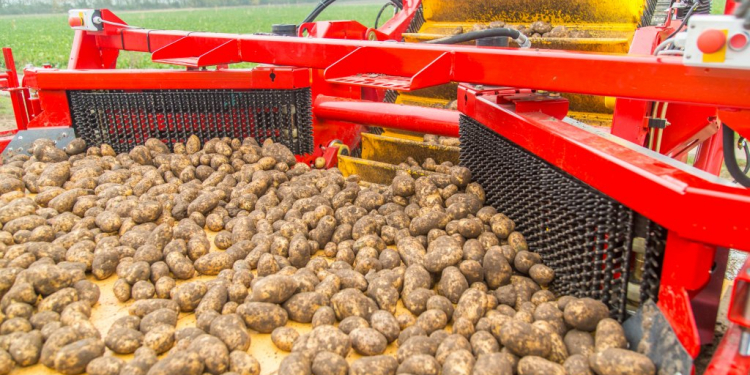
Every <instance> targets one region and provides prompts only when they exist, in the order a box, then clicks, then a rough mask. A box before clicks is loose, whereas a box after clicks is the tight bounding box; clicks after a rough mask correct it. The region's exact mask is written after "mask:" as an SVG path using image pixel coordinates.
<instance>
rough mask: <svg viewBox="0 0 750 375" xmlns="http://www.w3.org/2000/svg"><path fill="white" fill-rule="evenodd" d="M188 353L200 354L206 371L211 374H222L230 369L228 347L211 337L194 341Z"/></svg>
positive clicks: (199, 337)
mask: <svg viewBox="0 0 750 375" xmlns="http://www.w3.org/2000/svg"><path fill="white" fill-rule="evenodd" d="M188 351H193V352H196V353H198V356H199V357H200V362H202V363H203V364H204V365H205V371H206V372H210V373H211V374H222V373H224V372H226V371H227V370H228V369H229V351H228V350H227V347H226V345H224V343H223V342H222V341H221V340H219V339H218V338H216V337H213V336H211V335H205V334H204V335H200V336H198V337H196V338H195V339H193V341H192V342H191V343H190V345H189V346H188Z"/></svg>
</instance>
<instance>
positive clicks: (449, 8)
mask: <svg viewBox="0 0 750 375" xmlns="http://www.w3.org/2000/svg"><path fill="white" fill-rule="evenodd" d="M422 3H423V6H424V16H425V19H426V20H431V21H442V22H446V21H464V22H466V21H469V22H491V21H497V20H502V21H505V22H527V23H530V22H534V21H538V20H543V21H547V22H551V23H553V24H560V23H581V22H588V23H604V22H614V23H633V24H635V23H638V21H639V20H640V17H641V14H642V13H643V10H644V8H645V1H643V0H565V1H560V0H424V1H423V2H422Z"/></svg>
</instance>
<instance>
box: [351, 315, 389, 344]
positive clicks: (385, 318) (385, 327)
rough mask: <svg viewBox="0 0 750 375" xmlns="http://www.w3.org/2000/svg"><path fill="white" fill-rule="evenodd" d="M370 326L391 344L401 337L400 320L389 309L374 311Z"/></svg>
mask: <svg viewBox="0 0 750 375" xmlns="http://www.w3.org/2000/svg"><path fill="white" fill-rule="evenodd" d="M365 323H366V322H365ZM370 326H372V328H373V329H375V330H377V331H378V332H380V333H381V334H382V335H383V336H384V337H385V338H386V340H387V341H388V343H389V344H390V343H392V342H393V341H396V339H397V338H398V337H399V333H400V328H399V325H398V321H397V320H396V317H394V316H393V314H392V313H390V312H388V311H385V310H378V311H376V312H374V313H373V314H372V316H370ZM339 327H340V325H339Z"/></svg>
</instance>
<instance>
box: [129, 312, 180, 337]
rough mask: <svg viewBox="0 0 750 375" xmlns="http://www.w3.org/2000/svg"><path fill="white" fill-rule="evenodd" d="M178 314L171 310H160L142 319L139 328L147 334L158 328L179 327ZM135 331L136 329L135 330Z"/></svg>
mask: <svg viewBox="0 0 750 375" xmlns="http://www.w3.org/2000/svg"><path fill="white" fill-rule="evenodd" d="M177 315H178V314H177V312H176V311H174V310H170V309H158V310H155V311H153V312H150V313H148V314H146V315H145V316H144V317H143V319H141V321H140V324H139V325H138V328H139V329H140V331H141V332H143V333H147V332H148V331H150V330H151V329H153V328H154V327H156V326H159V325H162V324H166V325H170V326H173V327H174V326H176V325H177ZM134 329H135V328H134Z"/></svg>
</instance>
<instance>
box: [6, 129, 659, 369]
mask: <svg viewBox="0 0 750 375" xmlns="http://www.w3.org/2000/svg"><path fill="white" fill-rule="evenodd" d="M30 151H31V152H32V153H33V156H32V157H28V156H23V155H16V156H13V157H12V158H10V159H9V160H6V161H5V163H4V165H3V166H1V167H0V175H1V177H2V178H0V194H2V196H0V224H2V230H0V255H1V259H0V295H2V298H0V309H1V310H2V314H1V315H0V322H1V323H0V374H7V373H9V372H10V371H11V370H12V369H13V368H14V367H15V366H30V365H34V364H36V363H38V362H41V363H42V364H44V365H45V366H47V367H50V368H53V369H55V370H56V371H58V372H60V373H63V374H80V373H83V372H84V371H85V372H88V373H89V374H90V375H114V374H123V375H124V374H144V375H145V374H148V375H161V374H195V375H198V374H204V373H208V374H242V375H251V374H259V373H260V371H261V368H260V363H259V361H258V360H257V359H256V358H254V357H253V356H252V355H251V354H250V353H252V352H253V348H252V344H251V342H252V335H255V334H258V333H261V334H271V339H272V341H273V343H274V345H276V346H277V347H278V348H279V349H280V350H283V351H287V352H291V354H289V355H288V356H286V357H285V358H284V359H283V361H282V362H281V364H280V368H279V369H278V374H283V375H295V374H315V375H322V374H342V375H344V374H350V375H362V374H396V373H398V374H414V375H437V374H443V375H456V374H467V375H469V374H473V375H484V374H501V375H502V374H508V375H510V374H519V375H542V374H568V375H577V374H593V373H596V374H599V375H616V374H618V375H619V374H623V375H627V374H654V373H655V368H654V364H653V363H651V361H650V360H649V359H648V358H647V357H646V356H644V355H641V354H638V353H636V352H633V351H630V350H627V346H628V344H627V341H626V340H625V336H624V333H623V330H622V327H621V326H620V325H619V324H618V323H617V322H616V321H614V320H612V319H609V318H608V316H609V311H608V309H607V307H606V306H605V305H604V304H603V303H601V302H599V301H595V300H592V299H586V298H583V299H577V298H574V297H570V296H564V297H561V298H559V299H558V298H557V297H556V296H555V295H553V294H552V293H551V292H550V291H549V290H547V289H546V286H547V285H549V284H550V283H551V282H552V280H553V278H554V272H553V270H552V269H550V268H549V267H546V266H545V265H543V264H542V262H541V259H540V257H539V255H538V254H535V253H533V252H530V251H529V249H528V246H527V244H526V241H525V240H524V237H523V235H522V234H521V233H518V232H516V231H515V230H514V229H515V224H514V223H513V221H512V220H511V219H509V218H508V217H506V216H505V215H503V214H502V213H498V212H496V211H495V209H493V208H492V207H489V206H484V201H485V194H484V190H483V189H482V187H481V186H479V185H478V184H476V183H472V182H471V173H470V172H469V170H468V169H466V168H463V167H460V166H450V165H449V164H441V165H436V166H435V169H434V170H435V171H436V172H438V173H435V174H433V175H431V176H429V177H421V178H418V179H416V180H415V179H414V178H412V177H411V176H410V175H409V174H408V173H406V172H404V171H400V172H399V174H398V175H397V176H396V178H395V179H394V180H393V183H392V184H391V185H390V186H377V185H373V186H370V187H362V186H361V185H360V184H359V181H358V177H357V176H349V177H343V176H342V175H341V172H340V171H339V170H337V169H330V170H315V169H311V168H310V167H309V166H308V165H306V164H303V163H297V162H296V159H295V156H294V155H293V154H292V153H291V152H290V151H289V150H288V149H287V148H286V147H284V146H283V145H281V144H277V143H273V142H271V141H270V140H269V141H266V142H264V143H263V145H259V144H258V143H257V142H256V141H255V140H254V139H245V140H244V141H240V140H237V139H228V138H225V139H212V140H210V141H208V142H206V143H205V144H204V145H201V142H200V141H199V139H198V138H197V137H196V136H192V137H190V139H189V140H188V141H187V142H186V143H185V144H184V145H183V144H177V145H175V146H174V153H172V152H170V150H169V149H168V148H167V147H166V146H165V145H164V144H163V143H162V142H160V141H159V140H156V139H150V140H148V141H147V142H146V143H145V145H144V146H137V147H135V148H134V149H133V150H132V151H131V152H129V153H123V154H119V155H117V154H115V152H114V150H113V149H112V147H110V146H108V145H106V144H105V145H102V146H101V147H90V148H87V147H86V144H85V142H83V141H82V140H80V139H76V140H74V141H73V142H72V143H71V144H70V145H68V146H67V147H66V148H65V150H60V149H57V148H56V147H55V145H54V144H53V143H52V142H51V141H47V140H42V141H37V142H35V144H34V145H33V147H32V149H31V150H30ZM428 169H429V168H428ZM29 193H31V194H33V195H30V194H29ZM204 229H207V230H209V231H212V232H216V235H215V237H213V241H211V240H209V236H207V234H206V231H205V230H204ZM205 275H210V276H215V277H213V278H209V279H208V280H206V278H205V277H202V278H201V279H200V280H196V279H195V278H196V277H198V276H205ZM108 278H116V281H115V284H114V289H113V290H114V294H115V296H116V297H117V299H119V300H120V301H122V302H123V303H125V302H126V301H130V302H127V303H128V304H129V307H128V310H127V311H128V315H124V316H121V317H119V318H118V319H117V320H116V321H115V322H114V324H113V325H112V326H111V328H110V329H109V331H108V332H99V331H98V330H97V329H96V327H95V326H94V325H93V324H92V322H91V321H90V317H91V312H92V309H96V308H97V303H98V300H99V293H100V291H99V287H98V286H97V284H96V282H92V281H91V280H93V279H97V280H104V279H108ZM186 313H194V314H195V317H196V324H195V326H194V327H186V328H180V329H176V326H177V322H178V319H181V317H183V316H185V314H186ZM288 321H294V322H300V323H310V324H311V325H312V327H313V328H312V331H310V332H309V333H305V334H302V335H300V333H299V332H298V331H297V330H295V329H293V328H290V327H287V326H286V324H287V322H288ZM394 343H395V344H394ZM395 345H397V346H398V350H397V351H396V353H395V356H394V355H391V354H384V353H386V350H387V348H388V347H389V346H390V347H391V348H393V346H395ZM352 351H354V352H356V353H358V354H359V355H361V356H362V357H361V358H359V359H356V360H352V358H351V357H350V358H349V361H347V356H349V354H350V353H352ZM131 353H132V354H134V356H133V357H132V359H129V360H127V361H125V360H123V359H121V358H120V357H122V356H121V355H124V354H131ZM267 370H269V369H264V371H266V372H267Z"/></svg>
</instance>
